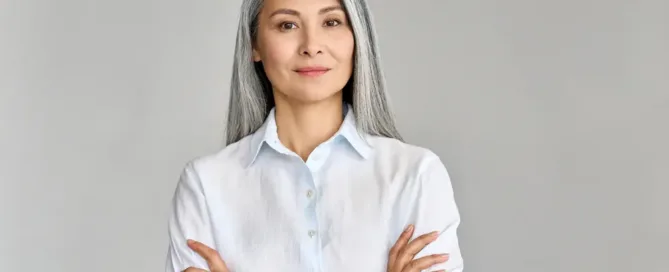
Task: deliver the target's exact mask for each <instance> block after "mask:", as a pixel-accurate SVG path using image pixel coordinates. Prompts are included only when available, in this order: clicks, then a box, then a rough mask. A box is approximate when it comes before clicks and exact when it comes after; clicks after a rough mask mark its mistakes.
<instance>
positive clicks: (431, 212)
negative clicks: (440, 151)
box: [410, 155, 464, 272]
mask: <svg viewBox="0 0 669 272" xmlns="http://www.w3.org/2000/svg"><path fill="white" fill-rule="evenodd" d="M418 182H420V189H419V193H418V199H417V202H416V203H417V204H416V207H415V209H414V211H413V215H412V218H410V220H412V221H413V222H415V226H416V231H415V233H416V234H422V233H429V232H432V231H439V232H440V234H439V237H438V238H437V240H435V241H434V242H432V243H430V244H428V245H427V246H426V247H425V248H424V249H423V250H422V251H420V252H419V253H418V254H417V255H416V258H420V257H423V256H427V255H431V254H440V253H448V254H449V260H448V261H447V262H445V263H441V264H437V265H434V266H432V267H431V268H430V269H428V270H424V272H431V271H438V270H441V269H445V270H446V271H448V272H462V270H463V266H464V265H463V259H462V255H461V254H460V246H459V243H458V236H457V229H458V227H459V225H460V214H459V212H458V208H457V205H456V203H455V198H454V195H453V188H452V185H451V180H450V177H449V175H448V172H447V170H446V167H444V165H443V164H442V162H441V160H440V159H439V157H437V156H436V155H433V157H432V158H430V159H429V161H428V162H427V163H426V164H425V167H423V169H422V171H421V172H420V173H419V177H418Z"/></svg>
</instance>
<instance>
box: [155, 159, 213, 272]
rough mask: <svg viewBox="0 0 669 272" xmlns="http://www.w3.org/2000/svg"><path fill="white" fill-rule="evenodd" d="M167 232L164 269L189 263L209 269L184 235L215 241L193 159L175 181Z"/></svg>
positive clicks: (172, 269) (209, 242) (169, 271)
mask: <svg viewBox="0 0 669 272" xmlns="http://www.w3.org/2000/svg"><path fill="white" fill-rule="evenodd" d="M168 233H169V248H168V253H167V260H166V264H165V271H166V272H176V271H179V272H180V271H184V270H186V269H187V268H188V267H194V268H201V269H208V266H207V262H206V261H205V260H204V259H203V258H202V257H201V256H199V255H198V254H197V253H195V252H194V251H193V250H191V249H190V248H189V247H188V244H187V242H186V241H187V239H193V240H197V241H200V242H202V243H204V244H207V245H209V247H212V248H213V241H214V240H213V237H212V234H211V223H210V220H209V211H208V209H207V204H206V202H205V197H204V191H203V187H202V183H201V181H200V179H199V177H198V175H197V173H196V171H195V168H194V166H193V163H192V162H191V163H188V164H187V165H186V167H185V168H184V170H183V172H182V173H181V177H180V178H179V182H178V183H177V188H176V191H175V193H174V197H173V199H172V211H171V215H170V219H169V223H168Z"/></svg>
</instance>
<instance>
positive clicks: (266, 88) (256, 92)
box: [226, 0, 402, 144]
mask: <svg viewBox="0 0 669 272" xmlns="http://www.w3.org/2000/svg"><path fill="white" fill-rule="evenodd" d="M341 2H342V4H343V5H344V9H345V10H346V13H347V16H348V17H349V21H350V23H351V27H352V29H353V35H354V39H355V55H354V67H353V75H352V76H351V79H350V80H349V82H348V83H347V84H346V86H345V87H344V90H343V92H344V94H343V97H344V102H346V103H349V104H351V105H352V106H353V109H352V110H353V112H354V113H355V117H356V123H357V126H358V127H357V129H358V131H360V132H363V133H367V134H370V135H374V136H383V137H388V138H395V139H398V140H400V141H401V140H402V137H401V136H400V134H399V132H398V130H397V128H396V126H395V120H394V116H393V114H392V111H391V108H390V103H389V98H388V94H387V93H386V88H385V80H384V78H383V73H382V71H381V65H380V62H379V49H378V46H377V43H376V39H377V38H376V32H375V30H374V27H373V23H372V15H371V12H370V11H369V7H368V6H367V3H366V2H365V0H341ZM262 3H263V0H244V1H243V3H242V8H241V16H240V18H239V28H238V30H237V42H236V45H235V56H234V58H235V60H234V64H233V69H232V79H231V86H230V101H229V105H228V108H229V110H228V122H227V128H226V144H232V143H234V142H237V141H239V140H241V139H242V138H244V137H246V136H247V135H250V134H252V133H254V132H255V131H256V130H258V128H260V126H262V124H263V123H264V121H265V119H266V118H267V115H268V114H269V111H270V110H271V109H272V107H274V97H273V95H272V87H271V83H270V82H269V80H268V79H267V75H266V74H265V71H264V69H263V66H262V63H255V62H254V61H253V57H252V54H253V42H254V41H255V37H256V31H257V27H258V14H259V13H260V9H261V8H262Z"/></svg>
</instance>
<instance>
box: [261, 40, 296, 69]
mask: <svg viewBox="0 0 669 272" xmlns="http://www.w3.org/2000/svg"><path fill="white" fill-rule="evenodd" d="M262 46H263V48H265V50H264V51H263V52H261V56H262V62H263V65H264V66H265V69H271V70H280V69H282V68H285V67H288V66H289V64H290V60H291V58H292V56H293V52H294V45H292V42H291V41H290V40H285V39H272V38H271V37H270V38H269V39H267V40H265V42H264V43H263V45H262Z"/></svg>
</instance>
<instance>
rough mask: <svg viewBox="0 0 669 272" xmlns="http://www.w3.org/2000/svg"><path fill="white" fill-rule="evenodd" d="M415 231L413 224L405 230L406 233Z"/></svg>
mask: <svg viewBox="0 0 669 272" xmlns="http://www.w3.org/2000/svg"><path fill="white" fill-rule="evenodd" d="M411 230H413V224H409V226H408V227H407V228H406V229H405V230H404V232H410V231H411Z"/></svg>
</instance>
